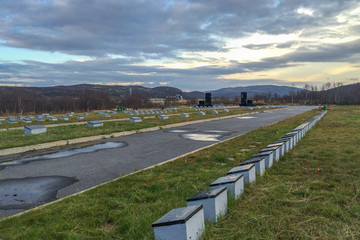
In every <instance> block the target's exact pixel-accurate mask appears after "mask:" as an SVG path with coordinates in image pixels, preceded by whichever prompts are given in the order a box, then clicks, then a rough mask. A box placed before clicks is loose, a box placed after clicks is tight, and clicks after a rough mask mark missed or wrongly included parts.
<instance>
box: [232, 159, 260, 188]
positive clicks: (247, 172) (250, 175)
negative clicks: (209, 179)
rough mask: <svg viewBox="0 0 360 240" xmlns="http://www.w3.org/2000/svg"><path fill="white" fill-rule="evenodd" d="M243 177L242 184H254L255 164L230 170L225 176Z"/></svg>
mask: <svg viewBox="0 0 360 240" xmlns="http://www.w3.org/2000/svg"><path fill="white" fill-rule="evenodd" d="M240 174H243V175H244V184H248V183H252V182H255V180H256V172H255V164H253V163H251V164H246V165H242V166H238V167H234V168H232V169H231V170H230V171H228V172H227V175H240Z"/></svg>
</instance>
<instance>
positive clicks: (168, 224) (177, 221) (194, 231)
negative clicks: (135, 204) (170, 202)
mask: <svg viewBox="0 0 360 240" xmlns="http://www.w3.org/2000/svg"><path fill="white" fill-rule="evenodd" d="M152 227H153V230H154V235H155V240H184V239H186V240H197V239H200V237H201V235H202V233H203V232H204V230H205V220H204V208H203V206H202V205H197V206H188V207H183V208H176V209H173V210H171V211H170V212H168V213H167V214H165V215H164V216H163V217H161V218H160V219H159V220H157V221H156V222H154V223H153V224H152Z"/></svg>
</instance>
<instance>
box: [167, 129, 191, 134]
mask: <svg viewBox="0 0 360 240" xmlns="http://www.w3.org/2000/svg"><path fill="white" fill-rule="evenodd" d="M165 132H168V133H188V132H193V130H185V129H174V130H167V131H165Z"/></svg>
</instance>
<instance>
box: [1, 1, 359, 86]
mask: <svg viewBox="0 0 360 240" xmlns="http://www.w3.org/2000/svg"><path fill="white" fill-rule="evenodd" d="M0 24H1V27H0V85H23V86H55V85H73V84H81V83H91V84H108V85H143V86H147V87H155V86H173V87H178V88H180V89H182V90H213V89H218V88H223V87H235V86H248V85H259V84H277V85H287V86H291V85H294V86H299V87H302V86H304V84H305V83H309V84H312V85H320V84H322V83H324V82H331V83H333V82H343V83H347V84H348V83H354V82H358V81H360V75H359V73H360V3H359V1H358V0H301V1H300V0H0Z"/></svg>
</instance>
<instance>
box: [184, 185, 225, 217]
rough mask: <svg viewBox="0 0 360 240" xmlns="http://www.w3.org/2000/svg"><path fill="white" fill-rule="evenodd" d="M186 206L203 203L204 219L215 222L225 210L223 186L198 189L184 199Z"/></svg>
mask: <svg viewBox="0 0 360 240" xmlns="http://www.w3.org/2000/svg"><path fill="white" fill-rule="evenodd" d="M186 202H187V205H188V206H193V205H194V206H197V205H203V207H204V216H205V221H209V222H217V220H218V218H219V217H221V216H224V215H225V214H226V212H227V191H226V187H225V186H220V187H217V188H210V189H207V190H204V191H200V192H198V193H196V194H195V195H193V196H191V197H190V198H188V199H187V200H186Z"/></svg>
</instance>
